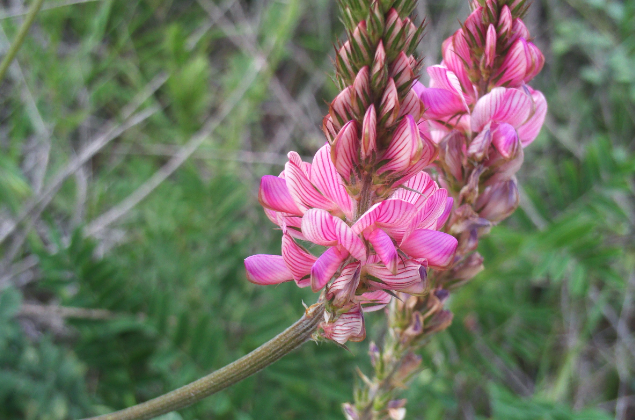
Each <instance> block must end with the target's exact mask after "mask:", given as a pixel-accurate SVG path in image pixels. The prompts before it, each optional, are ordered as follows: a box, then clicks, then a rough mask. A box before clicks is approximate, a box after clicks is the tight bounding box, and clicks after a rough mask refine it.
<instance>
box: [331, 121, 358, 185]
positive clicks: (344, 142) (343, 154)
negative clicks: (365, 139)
mask: <svg viewBox="0 0 635 420" xmlns="http://www.w3.org/2000/svg"><path fill="white" fill-rule="evenodd" d="M358 135H359V134H358V129H357V123H356V122H355V121H354V120H351V121H349V122H347V123H346V124H345V125H344V127H342V129H341V130H340V132H339V133H337V137H336V138H335V140H334V141H333V147H331V160H332V161H333V164H334V165H335V169H336V170H337V172H338V173H339V174H340V175H341V176H342V178H344V180H346V181H348V180H351V178H352V174H353V173H354V168H355V166H357V165H358V164H359V137H358Z"/></svg>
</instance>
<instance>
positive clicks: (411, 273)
mask: <svg viewBox="0 0 635 420" xmlns="http://www.w3.org/2000/svg"><path fill="white" fill-rule="evenodd" d="M422 267H423V266H422V265H421V264H420V263H418V262H417V261H414V260H407V261H405V263H401V262H400V263H399V264H398V266H397V273H396V274H393V273H392V272H390V270H388V269H387V268H386V267H384V266H383V265H380V264H368V265H366V267H365V268H366V272H367V273H368V275H370V276H372V277H371V278H370V279H369V280H370V281H371V283H372V285H373V287H376V288H378V289H385V290H397V291H400V292H405V293H410V294H413V295H416V294H421V293H423V292H424V291H425V289H426V287H427V284H426V282H425V281H424V278H423V276H422V271H421V270H420V269H421V268H422ZM423 273H425V267H423ZM373 278H374V279H373Z"/></svg>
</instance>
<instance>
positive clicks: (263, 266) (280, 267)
mask: <svg viewBox="0 0 635 420" xmlns="http://www.w3.org/2000/svg"><path fill="white" fill-rule="evenodd" d="M245 269H246V270H247V280H249V281H250V282H252V283H254V284H260V285H269V284H279V283H283V282H285V281H289V280H293V274H292V273H291V271H289V269H288V268H287V266H286V264H285V263H284V260H283V259H282V257H281V256H280V255H265V254H258V255H252V256H251V257H247V258H245Z"/></svg>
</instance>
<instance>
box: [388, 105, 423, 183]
mask: <svg viewBox="0 0 635 420" xmlns="http://www.w3.org/2000/svg"><path fill="white" fill-rule="evenodd" d="M422 152H423V143H422V141H421V137H420V136H419V128H418V127H417V124H416V123H415V121H414V119H413V118H412V116H410V115H406V116H405V117H403V118H402V119H401V122H400V123H399V125H398V126H397V129H396V130H395V133H394V134H393V137H392V139H391V140H390V144H389V145H388V148H387V149H386V151H385V152H384V155H383V156H382V158H381V159H382V160H384V161H387V163H386V164H385V165H383V166H382V167H381V168H379V170H378V171H377V174H382V173H384V172H387V171H394V172H400V171H404V170H406V169H408V167H409V166H410V165H412V164H413V163H415V162H416V161H418V160H419V159H420V158H421V154H422Z"/></svg>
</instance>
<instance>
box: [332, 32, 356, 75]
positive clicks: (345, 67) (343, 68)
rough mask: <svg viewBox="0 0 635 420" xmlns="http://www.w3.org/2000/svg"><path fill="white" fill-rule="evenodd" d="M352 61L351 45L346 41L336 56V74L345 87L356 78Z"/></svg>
mask: <svg viewBox="0 0 635 420" xmlns="http://www.w3.org/2000/svg"><path fill="white" fill-rule="evenodd" d="M351 60H352V56H351V43H350V41H346V42H345V43H344V45H342V46H341V47H340V49H339V50H338V51H337V53H336V54H335V72H336V74H337V76H339V77H340V78H341V79H342V80H343V82H344V86H345V85H348V84H350V83H351V82H352V81H353V79H354V78H355V71H354V69H353V65H352V64H351Z"/></svg>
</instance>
